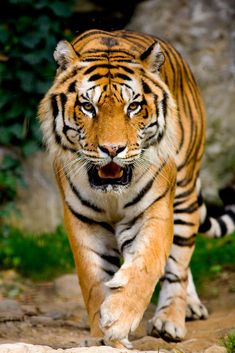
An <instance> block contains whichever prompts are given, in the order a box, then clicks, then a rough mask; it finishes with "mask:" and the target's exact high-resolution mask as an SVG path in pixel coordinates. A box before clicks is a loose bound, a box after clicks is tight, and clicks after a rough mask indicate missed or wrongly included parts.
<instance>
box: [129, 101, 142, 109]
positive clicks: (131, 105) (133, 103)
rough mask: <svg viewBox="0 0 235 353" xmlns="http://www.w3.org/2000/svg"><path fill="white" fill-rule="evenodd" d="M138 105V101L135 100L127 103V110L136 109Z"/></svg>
mask: <svg viewBox="0 0 235 353" xmlns="http://www.w3.org/2000/svg"><path fill="white" fill-rule="evenodd" d="M139 106H140V104H139V103H137V102H132V103H131V104H129V106H128V110H131V111H133V110H136V109H137V108H138V107H139Z"/></svg>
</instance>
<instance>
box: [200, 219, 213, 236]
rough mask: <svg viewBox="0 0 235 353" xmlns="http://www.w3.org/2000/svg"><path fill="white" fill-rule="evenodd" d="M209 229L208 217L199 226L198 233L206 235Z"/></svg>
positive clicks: (209, 221)
mask: <svg viewBox="0 0 235 353" xmlns="http://www.w3.org/2000/svg"><path fill="white" fill-rule="evenodd" d="M210 228H211V220H210V218H209V217H206V219H205V220H204V222H203V223H202V224H201V225H200V227H199V229H198V232H199V233H206V232H207V231H208V230H209V229H210Z"/></svg>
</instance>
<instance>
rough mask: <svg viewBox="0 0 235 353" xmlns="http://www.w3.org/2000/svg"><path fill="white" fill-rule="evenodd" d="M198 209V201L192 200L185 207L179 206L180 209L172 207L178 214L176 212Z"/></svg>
mask: <svg viewBox="0 0 235 353" xmlns="http://www.w3.org/2000/svg"><path fill="white" fill-rule="evenodd" d="M197 209H198V202H197V201H194V202H192V203H191V204H190V205H188V206H187V207H185V208H180V209H178V210H177V209H174V213H175V214H178V213H193V212H195V211H196V210H197Z"/></svg>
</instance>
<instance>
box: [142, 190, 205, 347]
mask: <svg viewBox="0 0 235 353" xmlns="http://www.w3.org/2000/svg"><path fill="white" fill-rule="evenodd" d="M198 226H199V209H198V203H197V194H196V192H192V193H191V194H190V197H187V199H185V200H183V201H182V202H178V206H175V209H174V234H175V235H174V240H173V246H172V250H171V255H170V256H169V258H168V261H167V265H166V268H165V275H164V277H163V278H162V287H161V291H160V295H159V301H158V305H157V310H156V313H155V315H154V317H153V319H152V320H150V322H149V326H148V332H149V334H151V335H153V336H157V337H159V336H160V337H162V338H164V339H165V340H168V341H180V340H182V339H183V338H184V336H185V334H186V328H185V317H186V307H187V288H188V268H189V263H190V260H191V256H192V253H193V250H194V244H195V237H196V233H197V230H198Z"/></svg>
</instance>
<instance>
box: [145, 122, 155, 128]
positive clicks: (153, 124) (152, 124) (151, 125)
mask: <svg viewBox="0 0 235 353" xmlns="http://www.w3.org/2000/svg"><path fill="white" fill-rule="evenodd" d="M156 125H157V121H154V122H153V123H151V124H149V125H148V126H147V127H146V129H149V128H150V127H153V126H156Z"/></svg>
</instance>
